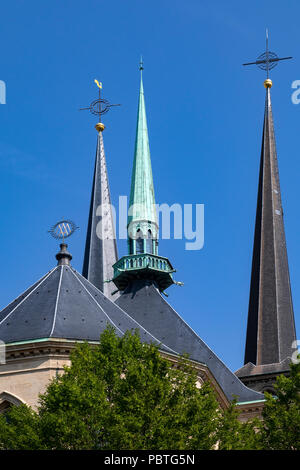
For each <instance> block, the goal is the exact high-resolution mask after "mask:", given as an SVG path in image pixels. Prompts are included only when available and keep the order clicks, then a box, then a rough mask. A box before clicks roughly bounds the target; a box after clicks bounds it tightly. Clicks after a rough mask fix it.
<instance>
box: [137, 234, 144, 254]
mask: <svg viewBox="0 0 300 470" xmlns="http://www.w3.org/2000/svg"><path fill="white" fill-rule="evenodd" d="M136 235H137V236H136V254H137V255H138V254H140V253H144V239H143V234H142V232H141V230H140V229H138V231H137V232H136Z"/></svg>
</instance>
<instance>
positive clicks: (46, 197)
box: [0, 0, 300, 370]
mask: <svg viewBox="0 0 300 470" xmlns="http://www.w3.org/2000/svg"><path fill="white" fill-rule="evenodd" d="M299 15H300V4H299V2H298V1H296V0H289V1H288V2H281V1H279V0H276V1H273V2H272V5H271V6H270V2H268V1H264V0H263V1H262V0H259V1H258V0H253V1H251V2H241V1H236V0H228V1H227V2H225V1H222V0H219V1H213V2H212V1H211V2H207V1H203V0H185V1H184V2H182V1H179V0H152V1H151V2H150V1H146V0H110V1H104V0H86V1H85V2H83V1H79V0H72V1H71V0H52V1H51V2H42V1H40V0H26V1H25V0H11V1H10V2H5V3H3V4H2V6H1V31H0V44H1V67H0V80H4V81H5V82H6V85H7V104H6V105H0V122H1V131H0V134H1V137H0V181H1V185H0V189H1V222H2V230H1V233H0V243H1V274H0V278H1V282H0V307H1V308H2V307H4V306H5V305H6V304H7V303H8V302H9V301H11V300H12V299H14V298H15V297H16V296H17V295H18V294H20V293H21V292H22V291H24V290H25V289H26V288H27V287H28V286H29V285H31V284H32V283H33V282H35V280H36V279H38V278H40V277H41V276H42V275H43V274H44V273H45V272H46V271H48V270H49V269H51V268H52V267H53V266H54V264H55V262H56V261H55V259H54V255H55V253H56V252H57V243H56V241H55V240H54V239H52V238H51V237H50V236H49V234H48V233H47V230H48V229H49V227H50V226H51V225H52V224H53V223H55V222H56V221H57V220H59V219H60V218H61V217H67V218H70V219H74V220H75V221H76V223H77V224H78V225H79V226H80V230H79V231H78V232H77V233H76V234H75V235H74V236H73V237H72V239H70V242H69V248H70V251H71V252H72V254H73V265H74V267H75V268H76V269H78V270H79V271H81V267H82V259H83V251H84V242H85V233H86V225H87V217H88V207H89V200H90V191H91V181H92V173H93V165H94V155H95V146H96V131H95V129H94V124H95V120H94V119H93V117H92V116H91V115H90V114H89V113H88V112H79V111H78V109H79V108H80V107H82V106H86V105H88V104H89V103H90V101H91V100H92V99H93V98H94V97H95V93H96V88H95V84H94V83H93V80H94V78H98V79H100V80H101V81H102V82H103V87H104V92H105V96H106V97H107V98H109V99H110V100H111V102H113V103H122V106H121V107H119V108H116V109H114V110H112V111H111V112H110V114H109V115H107V116H106V117H105V124H106V126H107V129H106V130H105V133H104V139H105V150H106V156H107V163H108V169H109V179H110V185H111V192H112V198H113V201H114V202H117V199H118V195H119V194H121V195H126V194H128V193H129V189H130V177H131V168H132V160H133V149H134V137H135V126H136V112H137V99H138V87H139V72H138V62H139V57H140V54H143V57H144V63H145V72H144V88H145V97H146V107H147V116H148V127H149V137H150V148H151V156H152V166H153V174H154V183H155V192H156V199H157V202H159V203H162V202H166V203H169V204H173V203H175V202H177V203H181V204H183V203H194V204H195V203H203V204H205V246H204V248H203V249H202V250H201V251H198V252H193V251H185V249H184V241H180V240H173V241H162V242H161V243H160V254H162V255H165V256H168V257H169V258H170V260H171V261H172V263H173V264H174V266H175V267H176V269H177V275H176V278H177V280H179V281H183V282H184V283H185V286H184V287H182V288H180V287H175V286H174V287H171V288H170V289H169V301H170V303H171V304H172V305H173V306H174V308H175V309H176V310H177V311H178V312H179V313H180V314H181V315H182V316H183V318H184V319H185V320H186V321H187V322H188V323H189V324H190V325H191V326H192V327H193V328H194V329H195V331H196V332H197V333H198V334H199V335H200V336H201V337H202V338H203V339H204V340H205V341H206V342H207V343H208V345H209V346H210V347H211V348H212V349H213V350H214V351H215V352H216V353H217V354H218V355H219V356H220V357H221V358H222V359H223V360H224V361H225V363H226V364H227V365H228V366H229V367H230V368H231V369H232V370H236V369H237V368H239V367H240V366H241V365H242V363H243V355H244V343H245V334H246V321H247V310H248V296H249V284H250V270H251V257H252V244H253V232H254V220H255V208H256V194H257V183H258V170H259V157H260V144H261V134H262V122H263V110H264V94H265V92H264V88H263V80H264V73H263V72H262V71H259V70H258V69H255V68H250V67H249V68H248V69H246V68H243V67H242V66H241V64H242V63H243V62H245V61H249V60H253V59H255V58H256V57H257V55H259V54H260V53H261V52H263V51H264V47H265V28H266V27H268V28H269V38H270V49H271V50H274V51H276V52H277V53H278V54H279V55H292V56H294V60H293V61H288V62H286V63H282V64H281V66H280V67H278V68H276V69H275V70H274V72H273V73H272V79H273V83H274V85H273V88H272V101H273V113H274V120H275V131H276V137H277V149H278V158H279V169H280V178H281V189H282V198H283V206H284V213H285V228H286V237H287V245H288V255H289V263H290V274H291V282H292V292H293V299H294V309H295V316H296V322H297V326H298V331H300V321H299V310H300V292H299V282H300V263H299V231H300V220H299V196H300V185H299V170H300V159H299V137H298V136H299V122H300V105H298V106H296V105H293V104H292V102H291V92H292V90H291V83H292V81H293V80H297V79H300V71H299V64H300V55H299V43H300V41H299V34H300V33H299V17H300V16H299ZM125 251H126V243H124V242H123V243H120V246H119V252H120V254H121V255H122V254H124V253H125Z"/></svg>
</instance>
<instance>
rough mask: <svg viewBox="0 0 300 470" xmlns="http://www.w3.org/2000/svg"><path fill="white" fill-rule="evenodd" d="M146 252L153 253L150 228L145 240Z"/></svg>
mask: <svg viewBox="0 0 300 470" xmlns="http://www.w3.org/2000/svg"><path fill="white" fill-rule="evenodd" d="M146 253H151V254H152V253H153V243H152V233H151V230H148V232H147V240H146Z"/></svg>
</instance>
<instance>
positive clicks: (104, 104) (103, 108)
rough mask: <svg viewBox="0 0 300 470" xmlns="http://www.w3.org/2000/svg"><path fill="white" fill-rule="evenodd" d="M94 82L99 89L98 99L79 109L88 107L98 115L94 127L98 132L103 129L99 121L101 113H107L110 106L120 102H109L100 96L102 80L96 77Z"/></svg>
mask: <svg viewBox="0 0 300 470" xmlns="http://www.w3.org/2000/svg"><path fill="white" fill-rule="evenodd" d="M94 82H95V83H96V85H97V87H98V90H99V95H98V99H97V100H94V101H92V102H91V104H90V106H89V107H88V108H80V111H83V110H85V109H88V110H89V111H90V112H91V113H92V114H96V115H97V116H98V119H99V122H98V123H97V124H96V126H95V128H96V129H97V131H98V132H100V131H101V132H102V131H103V130H104V129H105V126H104V124H103V123H102V122H101V119H102V115H103V114H105V113H107V112H108V111H109V109H110V108H111V107H112V106H120V104H111V103H110V102H109V101H107V100H105V99H103V98H102V97H101V90H102V82H99V81H98V80H96V79H95V80H94Z"/></svg>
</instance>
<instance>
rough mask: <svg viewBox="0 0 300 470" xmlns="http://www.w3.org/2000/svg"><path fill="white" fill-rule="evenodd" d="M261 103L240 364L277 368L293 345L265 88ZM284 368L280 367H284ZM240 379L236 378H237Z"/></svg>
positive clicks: (291, 306)
mask: <svg viewBox="0 0 300 470" xmlns="http://www.w3.org/2000/svg"><path fill="white" fill-rule="evenodd" d="M265 86H266V102H265V117H264V128H263V138H262V149H261V161H260V173H259V185H258V198H257V211H256V223H255V235H254V247H253V260H252V274H251V286H250V300H249V312H248V326H247V339H246V349H245V364H247V363H249V362H251V363H252V364H254V365H257V366H260V365H265V364H276V363H277V364H278V363H280V362H282V361H284V360H285V359H286V358H288V357H291V355H292V352H293V349H292V343H293V341H294V340H295V339H296V333H295V322H294V313H293V303H292V295H291V286H290V276H289V266H288V258H287V249H286V240H285V233H284V223H283V210H282V203H281V195H280V185H279V174H278V163H277V154H276V146H275V135H274V124H273V116H272V106H271V96H270V88H271V86H272V82H271V80H266V81H265ZM285 368H286V366H285ZM239 375H240V374H239Z"/></svg>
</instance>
